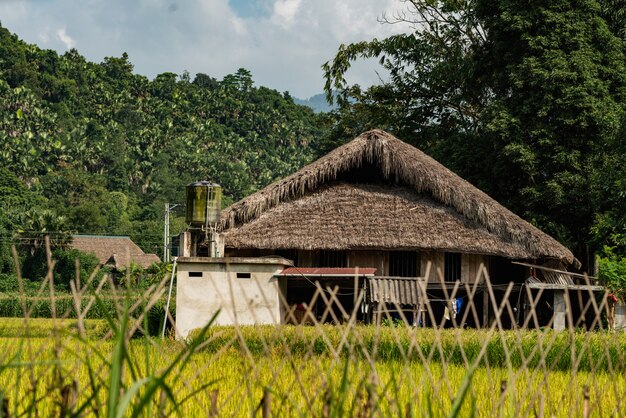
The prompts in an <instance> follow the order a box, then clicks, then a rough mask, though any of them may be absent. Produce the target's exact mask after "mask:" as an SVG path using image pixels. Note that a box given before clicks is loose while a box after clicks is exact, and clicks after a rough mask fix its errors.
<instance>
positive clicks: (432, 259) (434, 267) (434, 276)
mask: <svg viewBox="0 0 626 418" xmlns="http://www.w3.org/2000/svg"><path fill="white" fill-rule="evenodd" d="M428 263H430V274H429V275H428V278H427V279H428V281H429V282H434V283H439V282H440V281H441V278H442V277H443V274H444V268H445V253H443V252H438V251H437V252H435V251H424V252H422V261H421V263H420V270H421V271H420V276H421V277H424V278H426V269H427V268H428Z"/></svg>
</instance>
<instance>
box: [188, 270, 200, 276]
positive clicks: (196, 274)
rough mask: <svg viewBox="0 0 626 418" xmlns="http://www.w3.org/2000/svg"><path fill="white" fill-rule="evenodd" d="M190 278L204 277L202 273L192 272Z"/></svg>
mask: <svg viewBox="0 0 626 418" xmlns="http://www.w3.org/2000/svg"><path fill="white" fill-rule="evenodd" d="M189 277H202V272H201V271H190V272H189Z"/></svg>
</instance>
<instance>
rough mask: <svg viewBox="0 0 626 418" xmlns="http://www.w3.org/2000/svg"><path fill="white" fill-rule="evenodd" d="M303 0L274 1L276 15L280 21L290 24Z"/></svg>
mask: <svg viewBox="0 0 626 418" xmlns="http://www.w3.org/2000/svg"><path fill="white" fill-rule="evenodd" d="M300 3H301V0H276V2H275V3H274V17H275V18H277V20H278V21H279V22H284V23H286V24H290V23H292V22H293V20H294V17H295V16H296V13H297V12H298V9H299V8H300Z"/></svg>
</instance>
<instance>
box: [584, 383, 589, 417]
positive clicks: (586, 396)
mask: <svg viewBox="0 0 626 418" xmlns="http://www.w3.org/2000/svg"><path fill="white" fill-rule="evenodd" d="M589 412H590V411H589V386H588V385H585V386H583V418H589Z"/></svg>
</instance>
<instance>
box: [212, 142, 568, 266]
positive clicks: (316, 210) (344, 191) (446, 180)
mask: <svg viewBox="0 0 626 418" xmlns="http://www.w3.org/2000/svg"><path fill="white" fill-rule="evenodd" d="M220 227H221V230H222V232H223V237H224V240H225V247H226V250H227V251H228V249H234V250H243V249H259V250H264V249H266V250H281V249H285V250H286V249H291V250H405V251H406V250H410V251H431V252H432V251H437V252H455V253H463V254H481V255H485V256H498V257H504V258H507V259H527V260H548V259H553V260H558V261H560V262H562V263H564V264H566V265H571V264H574V265H577V264H578V261H577V260H576V259H575V258H574V256H573V254H572V253H571V251H569V250H568V249H567V248H566V247H564V246H563V245H561V244H560V243H559V242H558V241H556V240H555V239H554V238H552V237H550V236H549V235H547V234H545V233H544V232H542V231H540V230H539V229H538V228H536V227H534V226H533V225H531V224H530V223H528V222H526V221H524V220H523V219H521V218H520V217H518V216H517V215H515V214H514V213H512V212H511V211H509V210H508V209H506V208H505V207H503V206H502V205H500V204H499V203H498V202H496V201H495V200H493V199H492V198H490V197H489V196H488V195H487V194H485V193H483V192H482V191H480V190H478V189H477V188H476V187H474V186H472V185H471V184H470V183H468V182H467V181H465V180H463V179H462V178H460V177H459V176H457V175H456V174H454V173H453V172H452V171H450V170H448V169H447V168H445V167H444V166H443V165H441V164H440V163H438V162H437V161H435V160H434V159H432V158H431V157H429V156H428V155H426V154H424V153H423V152H421V151H420V150H418V149H417V148H415V147H413V146H411V145H409V144H406V143H404V142H402V141H400V140H399V139H397V138H395V137H394V136H392V135H390V134H388V133H386V132H384V131H381V130H372V131H368V132H365V133H363V134H362V135H360V136H358V137H357V138H356V139H354V140H353V141H351V142H349V143H347V144H345V145H343V146H341V147H339V148H337V149H335V150H334V151H332V152H330V153H329V154H327V155H326V156H324V157H322V158H320V159H319V160H317V161H315V162H314V163H312V164H309V165H308V166H306V167H304V168H302V169H301V170H299V171H297V172H296V173H294V174H292V175H290V176H288V177H286V178H284V179H282V180H279V181H276V182H274V183H272V184H270V185H269V186H267V187H266V188H264V189H263V190H260V191H258V192H256V193H254V194H252V195H250V196H248V197H247V198H245V199H243V200H241V201H239V202H237V203H235V204H233V205H232V206H230V207H229V208H227V209H225V211H224V212H223V214H222V222H221V225H220Z"/></svg>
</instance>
